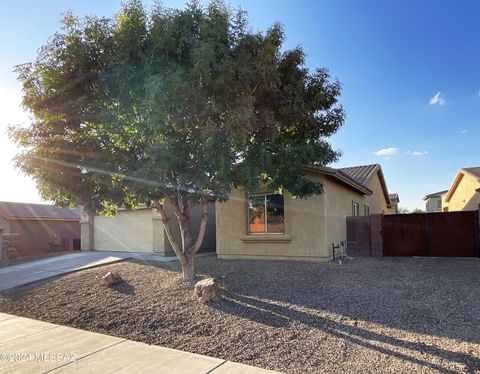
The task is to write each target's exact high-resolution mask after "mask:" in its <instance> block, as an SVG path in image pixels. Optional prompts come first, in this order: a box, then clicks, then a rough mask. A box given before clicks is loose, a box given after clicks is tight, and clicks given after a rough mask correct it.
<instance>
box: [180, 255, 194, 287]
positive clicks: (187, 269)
mask: <svg viewBox="0 0 480 374" xmlns="http://www.w3.org/2000/svg"><path fill="white" fill-rule="evenodd" d="M181 265H182V274H183V280H184V281H185V282H189V283H193V282H194V281H195V278H196V273H195V255H193V256H191V257H189V258H188V262H186V263H184V264H181Z"/></svg>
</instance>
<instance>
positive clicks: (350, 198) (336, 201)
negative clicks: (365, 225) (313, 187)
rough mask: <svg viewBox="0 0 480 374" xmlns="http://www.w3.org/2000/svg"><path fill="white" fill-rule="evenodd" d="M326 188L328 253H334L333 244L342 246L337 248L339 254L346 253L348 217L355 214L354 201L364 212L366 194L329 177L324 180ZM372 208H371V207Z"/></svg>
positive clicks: (361, 212) (360, 213)
mask: <svg viewBox="0 0 480 374" xmlns="http://www.w3.org/2000/svg"><path fill="white" fill-rule="evenodd" d="M323 185H324V189H325V195H324V196H325V205H326V210H325V215H326V220H325V221H326V226H325V231H326V245H327V248H326V250H325V251H326V253H327V254H328V258H329V259H330V256H331V255H332V244H334V245H335V246H337V245H338V246H340V248H338V249H335V253H336V255H337V254H345V246H344V242H345V241H346V240H347V224H346V217H348V216H351V215H352V214H353V203H354V202H355V203H358V204H359V215H361V216H363V214H364V204H365V198H366V196H363V195H361V194H360V193H358V192H355V191H352V190H351V189H350V188H347V187H344V186H341V185H339V184H338V183H337V182H335V181H333V180H329V179H325V180H324V181H323ZM370 209H371V208H370Z"/></svg>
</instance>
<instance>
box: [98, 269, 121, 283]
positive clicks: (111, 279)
mask: <svg viewBox="0 0 480 374" xmlns="http://www.w3.org/2000/svg"><path fill="white" fill-rule="evenodd" d="M121 282H123V279H122V277H121V276H120V275H119V274H117V273H112V272H111V271H109V272H108V273H107V274H105V275H104V276H103V278H102V285H104V286H108V287H110V286H113V285H114V284H117V283H121Z"/></svg>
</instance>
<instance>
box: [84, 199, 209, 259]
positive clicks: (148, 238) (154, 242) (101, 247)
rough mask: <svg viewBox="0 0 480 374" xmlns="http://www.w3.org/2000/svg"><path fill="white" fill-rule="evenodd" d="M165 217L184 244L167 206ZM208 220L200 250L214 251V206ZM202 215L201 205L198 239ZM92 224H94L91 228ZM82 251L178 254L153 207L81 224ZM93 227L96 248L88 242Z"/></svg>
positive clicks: (196, 213) (196, 215) (195, 219)
mask: <svg viewBox="0 0 480 374" xmlns="http://www.w3.org/2000/svg"><path fill="white" fill-rule="evenodd" d="M165 211H166V214H167V216H168V217H169V218H171V221H170V223H171V227H172V231H173V233H174V236H175V238H176V240H177V242H178V243H181V239H180V229H179V227H178V221H177V219H176V218H175V217H174V215H173V212H172V211H171V209H169V208H168V207H167V206H166V207H165ZM209 213H210V217H209V221H208V224H207V229H206V232H205V238H204V241H203V243H202V246H201V247H200V250H207V249H214V248H215V239H216V238H215V206H214V204H213V203H211V204H210V207H209ZM201 215H202V208H201V206H195V207H194V208H193V209H192V215H191V220H192V234H193V238H194V240H195V239H196V238H197V235H198V229H199V223H200V219H201ZM92 223H93V225H92ZM81 225H82V249H83V250H97V251H129V252H148V253H152V252H153V253H156V254H160V255H168V256H173V255H175V253H174V251H173V249H172V246H171V244H170V242H169V240H168V238H167V236H166V235H165V230H164V227H163V223H162V221H161V217H160V214H159V213H158V212H156V210H154V209H152V208H147V207H146V208H141V209H137V210H119V211H118V212H117V215H116V216H113V217H106V216H98V215H97V216H95V217H94V219H93V221H91V222H90V220H89V219H84V221H82V224H81ZM92 226H93V228H94V229H93V243H94V244H93V246H90V245H87V244H88V243H89V235H90V232H91V231H90V228H91V227H92Z"/></svg>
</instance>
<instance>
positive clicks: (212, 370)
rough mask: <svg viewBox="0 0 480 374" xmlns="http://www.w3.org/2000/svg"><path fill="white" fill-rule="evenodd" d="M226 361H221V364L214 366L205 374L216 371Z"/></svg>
mask: <svg viewBox="0 0 480 374" xmlns="http://www.w3.org/2000/svg"><path fill="white" fill-rule="evenodd" d="M227 362H228V361H227V360H223V362H222V363H220V364H218V365H217V366H215V367H214V368H212V369H210V370H209V371H207V372H206V373H205V374H210V373H213V372H214V371H215V370H217V369H218V368H219V367H220V366H222V365H223V364H226V363H227Z"/></svg>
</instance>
